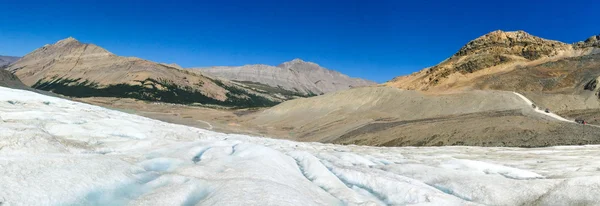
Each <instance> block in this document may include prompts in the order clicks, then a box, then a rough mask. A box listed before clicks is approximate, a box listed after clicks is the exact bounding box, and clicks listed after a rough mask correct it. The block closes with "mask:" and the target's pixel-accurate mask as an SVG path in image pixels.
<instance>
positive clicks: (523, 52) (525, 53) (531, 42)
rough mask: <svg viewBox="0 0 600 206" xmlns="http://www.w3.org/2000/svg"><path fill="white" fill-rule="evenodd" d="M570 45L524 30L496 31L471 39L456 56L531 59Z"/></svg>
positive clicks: (567, 47)
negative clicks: (494, 55)
mask: <svg viewBox="0 0 600 206" xmlns="http://www.w3.org/2000/svg"><path fill="white" fill-rule="evenodd" d="M569 48H570V45H568V44H565V43H562V42H558V41H552V40H547V39H542V38H540V37H536V36H533V35H531V34H529V33H527V32H524V31H515V32H504V31H500V30H498V31H494V32H491V33H489V34H486V35H484V36H481V37H479V38H477V39H475V40H473V41H470V42H469V43H467V45H465V46H464V47H463V48H461V49H460V50H459V51H458V52H457V53H456V54H455V55H454V56H466V55H474V54H503V55H516V56H521V57H524V58H526V59H529V60H535V59H539V58H541V57H543V56H553V55H556V54H557V52H558V51H560V50H568V49H569Z"/></svg>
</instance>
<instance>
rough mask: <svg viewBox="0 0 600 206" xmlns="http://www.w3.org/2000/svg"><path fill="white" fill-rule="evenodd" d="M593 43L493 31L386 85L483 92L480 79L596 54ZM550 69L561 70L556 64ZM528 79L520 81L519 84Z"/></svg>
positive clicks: (589, 40)
mask: <svg viewBox="0 0 600 206" xmlns="http://www.w3.org/2000/svg"><path fill="white" fill-rule="evenodd" d="M597 41H598V40H597V36H594V37H591V38H589V39H588V40H586V41H584V42H578V43H575V44H566V43H562V42H558V41H553V40H547V39H542V38H539V37H536V36H533V35H531V34H528V33H526V32H524V31H517V32H504V31H494V32H491V33H489V34H486V35H484V36H481V37H479V38H477V39H475V40H472V41H470V42H469V43H468V44H467V45H465V46H464V47H462V48H461V49H460V50H459V51H458V52H457V53H456V54H454V55H452V56H451V57H450V58H448V59H446V60H444V61H443V62H441V63H440V64H438V65H436V66H433V67H430V68H426V69H424V70H421V71H419V72H416V73H414V74H412V75H408V76H402V77H396V78H394V79H393V80H391V81H389V82H387V83H386V85H388V86H393V87H398V88H403V89H411V90H422V91H434V92H435V91H447V90H464V89H482V88H483V89H486V88H485V85H482V84H485V83H481V82H480V79H481V78H495V77H499V76H503V75H507V74H506V73H507V72H510V71H513V70H515V69H522V70H527V69H528V68H532V67H535V66H537V65H540V64H544V63H550V62H555V61H559V60H562V59H568V58H578V57H584V56H588V55H594V54H597V53H600V49H598V48H597V47H598V42H597ZM573 61H577V60H573ZM553 68H556V69H558V70H564V69H565V68H564V67H560V65H556V67H553ZM548 74H550V73H548ZM552 74H554V73H552ZM508 75H511V74H510V73H509V74H508ZM529 80H530V79H523V80H522V84H527V82H530V81H529Z"/></svg>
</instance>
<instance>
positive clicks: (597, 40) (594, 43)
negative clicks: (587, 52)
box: [573, 34, 600, 48]
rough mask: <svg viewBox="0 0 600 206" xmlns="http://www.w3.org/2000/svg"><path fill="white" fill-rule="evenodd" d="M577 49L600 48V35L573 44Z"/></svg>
mask: <svg viewBox="0 0 600 206" xmlns="http://www.w3.org/2000/svg"><path fill="white" fill-rule="evenodd" d="M573 47H575V48H587V47H600V34H599V35H596V36H592V37H590V38H588V39H586V40H585V41H580V42H577V43H575V44H573Z"/></svg>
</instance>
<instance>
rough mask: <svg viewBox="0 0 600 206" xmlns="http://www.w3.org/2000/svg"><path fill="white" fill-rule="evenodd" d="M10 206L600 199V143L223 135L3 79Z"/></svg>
mask: <svg viewBox="0 0 600 206" xmlns="http://www.w3.org/2000/svg"><path fill="white" fill-rule="evenodd" d="M0 118H1V120H0V202H1V203H0V205H2V206H7V205H302V206H307V205H413V204H414V205H600V146H594V145H587V146H561V147H549V148H535V149H525V148H485V147H420V148H417V147H402V148H378V147H365V146H340V145H332V144H321V143H300V142H293V141H286V140H276V139H269V138H261V137H252V136H245V135H236V134H222V133H216V132H212V131H207V130H203V129H197V128H192V127H186V126H181V125H175V124H170V123H165V122H161V121H157V120H152V119H148V118H144V117H140V116H135V115H131V114H126V113H121V112H118V111H113V110H108V109H104V108H101V107H97V106H92V105H87V104H83V103H77V102H72V101H68V100H64V99H59V98H54V97H48V96H44V95H40V94H37V93H33V92H28V91H23V90H14V89H8V88H2V87H0Z"/></svg>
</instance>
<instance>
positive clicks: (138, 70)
mask: <svg viewBox="0 0 600 206" xmlns="http://www.w3.org/2000/svg"><path fill="white" fill-rule="evenodd" d="M7 69H8V70H9V71H12V72H14V73H15V74H16V75H17V76H18V77H19V79H21V81H22V82H23V83H25V84H26V85H28V86H31V87H34V88H37V89H42V90H48V91H53V92H55V93H59V94H63V95H67V96H74V97H92V96H100V97H123V98H135V99H141V100H149V101H162V102H170V103H182V104H204V105H221V106H228V107H256V106H258V107H260V106H272V105H275V104H277V103H279V102H281V101H283V99H282V98H281V97H277V96H274V95H271V94H269V93H267V92H264V91H255V90H252V89H249V88H248V87H246V86H244V85H241V84H238V83H234V82H230V81H227V80H223V79H216V78H210V77H207V76H204V75H202V74H198V73H194V72H190V71H187V70H184V69H180V68H176V67H174V66H170V65H165V64H159V63H154V62H151V61H147V60H143V59H139V58H134V57H121V56H117V55H114V54H112V53H110V52H108V51H107V50H105V49H103V48H101V47H98V46H96V45H93V44H84V43H81V42H79V41H77V40H76V39H74V38H67V39H64V40H61V41H58V42H57V43H56V44H53V45H46V46H44V47H41V48H39V49H37V50H35V51H33V52H31V53H29V54H27V55H26V56H24V57H23V58H21V59H20V60H18V61H17V62H15V63H13V64H12V65H10V66H9V67H8V68H7Z"/></svg>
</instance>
